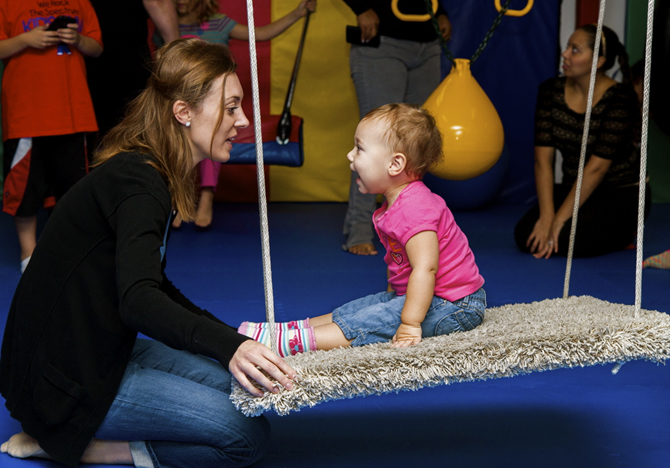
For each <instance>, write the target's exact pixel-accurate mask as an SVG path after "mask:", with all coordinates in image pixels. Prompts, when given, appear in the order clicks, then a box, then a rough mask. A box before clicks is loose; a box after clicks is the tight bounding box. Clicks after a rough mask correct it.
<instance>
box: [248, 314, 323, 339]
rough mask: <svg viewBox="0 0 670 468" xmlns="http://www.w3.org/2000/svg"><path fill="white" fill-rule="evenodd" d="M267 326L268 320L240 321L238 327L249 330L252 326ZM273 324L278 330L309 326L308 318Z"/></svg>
mask: <svg viewBox="0 0 670 468" xmlns="http://www.w3.org/2000/svg"><path fill="white" fill-rule="evenodd" d="M269 326H270V324H269V323H268V322H242V324H241V325H240V328H241V329H244V330H246V329H249V330H251V329H252V328H268V327H269ZM275 326H276V327H277V329H280V330H297V329H299V328H309V327H310V325H309V319H308V318H306V319H305V320H291V321H290V322H276V323H275ZM238 331H239V330H238ZM240 333H242V334H243V335H244V334H245V333H244V332H240Z"/></svg>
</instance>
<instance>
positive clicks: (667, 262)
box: [642, 250, 670, 269]
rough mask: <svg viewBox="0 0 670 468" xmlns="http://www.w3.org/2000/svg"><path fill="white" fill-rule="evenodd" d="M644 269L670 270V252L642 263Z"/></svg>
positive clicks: (667, 251)
mask: <svg viewBox="0 0 670 468" xmlns="http://www.w3.org/2000/svg"><path fill="white" fill-rule="evenodd" d="M642 267H643V268H660V269H668V268H670V250H666V251H665V252H662V253H660V254H658V255H654V256H652V257H649V258H647V259H646V260H645V261H644V262H642Z"/></svg>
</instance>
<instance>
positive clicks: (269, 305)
mask: <svg viewBox="0 0 670 468" xmlns="http://www.w3.org/2000/svg"><path fill="white" fill-rule="evenodd" d="M247 24H248V26H249V56H250V58H251V94H252V97H253V101H254V133H255V135H256V169H257V170H256V172H257V173H258V207H259V211H260V217H261V244H262V248H263V284H264V286H265V315H266V317H267V321H268V322H269V324H270V326H269V330H270V343H271V345H272V346H271V348H270V349H272V350H273V351H274V352H275V353H278V349H277V337H276V335H275V309H274V294H273V291H272V265H271V261H270V234H269V229H268V211H267V199H266V196H265V171H264V167H263V132H262V128H261V104H260V97H259V92H258V62H257V59H256V28H255V26H254V5H253V0H247Z"/></svg>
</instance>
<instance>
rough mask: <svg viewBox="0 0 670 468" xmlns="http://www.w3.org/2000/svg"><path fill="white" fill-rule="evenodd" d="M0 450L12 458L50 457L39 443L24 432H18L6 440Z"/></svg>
mask: <svg viewBox="0 0 670 468" xmlns="http://www.w3.org/2000/svg"><path fill="white" fill-rule="evenodd" d="M0 452H2V453H7V454H9V455H10V456H12V457H14V458H28V457H39V458H51V457H50V456H49V454H47V453H46V452H45V451H44V450H42V447H40V444H39V443H38V442H37V441H36V440H35V439H33V438H32V437H30V436H29V435H28V434H26V433H25V432H19V433H18V434H14V435H13V436H12V437H10V438H9V440H8V441H7V442H5V443H4V444H2V446H0Z"/></svg>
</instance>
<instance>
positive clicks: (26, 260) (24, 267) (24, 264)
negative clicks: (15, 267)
mask: <svg viewBox="0 0 670 468" xmlns="http://www.w3.org/2000/svg"><path fill="white" fill-rule="evenodd" d="M29 261H30V257H26V258H24V259H23V260H21V274H23V272H24V271H26V267H27V266H28V262H29Z"/></svg>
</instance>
